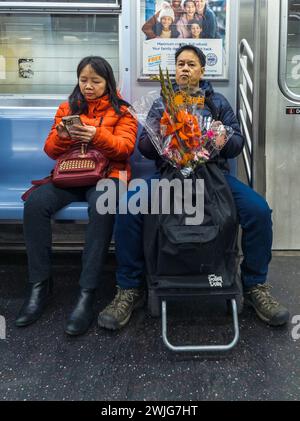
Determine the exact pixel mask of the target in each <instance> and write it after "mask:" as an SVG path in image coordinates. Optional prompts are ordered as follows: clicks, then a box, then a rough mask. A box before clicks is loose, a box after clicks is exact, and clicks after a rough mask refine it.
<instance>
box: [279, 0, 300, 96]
mask: <svg viewBox="0 0 300 421" xmlns="http://www.w3.org/2000/svg"><path fill="white" fill-rule="evenodd" d="M287 7H288V13H287V15H285V17H284V19H287V28H286V35H285V36H286V40H285V39H283V45H286V48H283V50H282V54H283V55H285V57H282V60H284V62H285V71H283V74H282V77H283V78H284V81H282V82H284V83H283V86H285V87H286V90H287V92H286V93H287V94H288V96H291V94H292V95H293V96H295V97H296V96H297V97H299V98H300V2H299V0H289V1H288V4H287ZM282 25H283V28H285V25H286V23H285V22H282ZM283 36H284V34H283Z"/></svg>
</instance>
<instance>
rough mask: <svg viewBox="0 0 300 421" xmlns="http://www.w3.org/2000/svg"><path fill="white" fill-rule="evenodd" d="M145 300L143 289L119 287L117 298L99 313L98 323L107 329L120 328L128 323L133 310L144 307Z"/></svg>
mask: <svg viewBox="0 0 300 421" xmlns="http://www.w3.org/2000/svg"><path fill="white" fill-rule="evenodd" d="M144 302H145V295H144V291H143V290H140V289H138V288H132V289H122V288H120V287H117V294H116V296H115V298H114V299H113V301H112V302H111V303H110V304H109V305H108V306H107V307H105V309H104V310H103V311H101V313H100V314H99V317H98V325H99V326H101V327H105V328H106V329H112V330H116V329H120V328H121V327H123V326H125V325H126V323H128V321H129V319H130V316H131V313H132V312H133V310H134V309H135V308H138V307H142V306H143V305H144Z"/></svg>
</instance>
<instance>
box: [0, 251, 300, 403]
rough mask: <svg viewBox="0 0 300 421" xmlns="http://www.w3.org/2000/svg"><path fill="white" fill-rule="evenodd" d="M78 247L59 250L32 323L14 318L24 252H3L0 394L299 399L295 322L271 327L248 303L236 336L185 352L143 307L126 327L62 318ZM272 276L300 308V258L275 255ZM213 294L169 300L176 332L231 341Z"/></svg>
mask: <svg viewBox="0 0 300 421" xmlns="http://www.w3.org/2000/svg"><path fill="white" fill-rule="evenodd" d="M79 262H80V259H79V257H78V254H75V255H72V254H68V255H57V256H54V266H53V267H54V279H55V297H54V300H53V301H52V303H51V304H50V305H49V307H48V308H47V310H46V312H45V314H44V315H43V316H42V318H41V319H40V320H39V321H38V322H36V323H35V324H34V325H32V326H29V327H26V328H16V327H15V326H14V319H15V316H16V314H17V311H18V310H19V308H20V306H21V304H22V301H23V292H24V285H25V280H26V259H25V257H24V256H18V255H16V256H0V315H3V316H4V317H5V319H6V323H7V326H6V340H0V355H1V365H0V400H2V401H5V400H104V401H108V400H111V401H112V400H132V401H135V400H157V401H164V400H178V401H180V400H193V401H203V400H299V399H300V358H299V356H300V339H299V340H298V341H294V340H293V339H292V336H291V332H292V328H293V325H292V324H291V323H289V325H288V326H286V327H282V328H271V327H268V326H267V325H265V324H264V323H262V322H261V321H260V320H258V319H257V317H256V316H255V314H254V313H253V311H252V310H251V309H249V308H245V309H244V311H243V313H242V315H241V316H240V318H239V322H240V341H239V343H238V345H237V346H236V347H235V348H234V349H233V350H232V351H230V352H229V353H227V354H223V355H207V354H205V355H196V354H186V353H185V354H179V353H173V352H171V351H169V350H168V349H167V348H166V347H165V345H164V344H163V342H162V339H161V324H160V319H159V318H158V319H156V318H151V317H150V316H149V315H148V314H147V310H146V308H145V309H141V310H138V311H137V312H136V313H135V314H134V316H133V317H132V320H131V322H130V323H129V325H128V326H126V327H125V328H124V329H123V330H122V331H120V332H109V331H105V330H102V329H99V328H98V327H97V326H96V322H95V323H94V324H93V326H92V328H91V329H90V331H89V332H88V333H87V334H86V335H84V336H81V337H78V338H70V337H68V336H67V335H65V334H64V331H63V326H64V321H65V319H66V317H67V316H68V313H69V312H70V311H71V309H72V303H73V302H74V298H75V295H76V287H77V282H78V278H79V273H80V263H79ZM113 269H114V264H113V262H110V265H109V266H107V270H106V272H105V274H104V276H103V279H102V286H101V288H100V290H99V299H98V302H97V309H96V310H97V311H99V310H100V309H102V308H103V307H104V306H105V305H106V304H107V303H108V302H109V301H110V299H111V298H112V297H113V294H114V274H113ZM269 279H270V281H271V283H272V285H273V293H274V295H275V296H276V297H277V298H279V299H280V300H281V301H282V302H283V303H285V304H286V305H287V306H288V307H289V310H290V312H291V316H292V317H293V316H294V315H297V314H299V315H300V282H299V279H300V258H299V257H274V258H273V261H272V264H271V266H270V274H269ZM223 307H224V306H220V305H217V303H210V304H207V303H205V304H203V305H202V304H199V302H192V304H191V303H189V304H182V303H172V305H170V312H169V314H170V323H169V335H170V338H171V340H172V342H174V343H176V344H182V343H199V342H201V343H203V342H209V341H210V343H212V341H216V342H222V341H223V342H224V341H225V342H226V341H227V342H228V341H230V339H231V334H232V332H231V321H230V318H229V317H228V316H226V314H225V311H224V308H223Z"/></svg>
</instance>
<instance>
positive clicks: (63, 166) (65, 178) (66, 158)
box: [52, 143, 109, 188]
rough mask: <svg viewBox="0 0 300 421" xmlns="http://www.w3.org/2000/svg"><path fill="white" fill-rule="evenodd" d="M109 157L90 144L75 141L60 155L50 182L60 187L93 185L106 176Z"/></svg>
mask: <svg viewBox="0 0 300 421" xmlns="http://www.w3.org/2000/svg"><path fill="white" fill-rule="evenodd" d="M108 170H109V159H108V158H106V157H105V156H104V155H103V153H101V152H100V151H99V150H98V149H96V148H95V147H93V146H92V145H90V144H86V143H76V144H74V145H73V146H72V147H71V149H70V150H68V151H67V152H65V153H64V154H63V155H61V156H60V157H59V158H58V159H57V162H56V165H55V167H54V170H53V174H52V183H53V184H54V185H55V186H57V187H61V188H69V187H84V186H93V185H95V184H97V182H98V181H99V180H100V179H101V178H105V177H106V176H107V173H108Z"/></svg>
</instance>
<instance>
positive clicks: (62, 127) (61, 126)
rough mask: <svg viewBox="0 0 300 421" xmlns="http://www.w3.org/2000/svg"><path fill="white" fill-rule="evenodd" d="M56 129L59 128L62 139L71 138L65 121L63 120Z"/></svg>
mask: <svg viewBox="0 0 300 421" xmlns="http://www.w3.org/2000/svg"><path fill="white" fill-rule="evenodd" d="M56 130H57V134H58V136H59V137H60V138H61V139H69V138H70V135H69V132H68V130H67V129H66V126H65V125H64V123H63V122H62V121H61V122H60V123H59V124H58V125H57V126H56Z"/></svg>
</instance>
